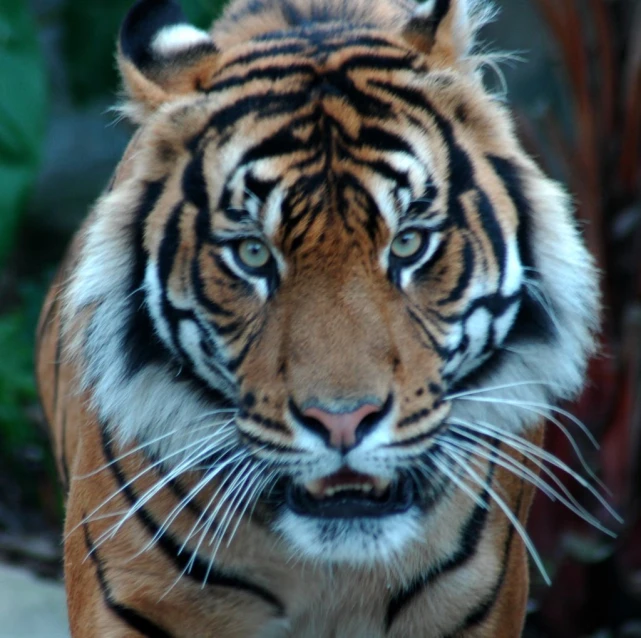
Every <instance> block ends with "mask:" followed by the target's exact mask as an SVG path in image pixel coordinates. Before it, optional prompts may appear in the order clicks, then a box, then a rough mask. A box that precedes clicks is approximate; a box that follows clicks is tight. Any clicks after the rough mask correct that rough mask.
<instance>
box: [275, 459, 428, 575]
mask: <svg viewBox="0 0 641 638" xmlns="http://www.w3.org/2000/svg"><path fill="white" fill-rule="evenodd" d="M417 503H418V492H417V489H416V486H415V485H414V482H413V481H412V480H410V479H409V478H405V477H403V478H398V479H397V480H395V481H393V482H392V481H390V480H388V479H377V478H374V477H368V476H366V475H359V474H358V473H355V472H352V471H349V470H348V471H342V472H341V471H339V472H337V473H336V474H334V475H331V476H329V477H326V478H324V479H320V480H317V481H312V482H310V483H306V484H304V485H302V484H297V483H294V482H290V483H289V484H288V485H287V488H286V489H285V507H284V508H283V510H282V511H281V516H280V518H279V521H278V524H277V529H278V531H279V532H280V533H281V534H282V535H283V536H284V537H285V538H286V539H287V540H288V541H289V543H290V544H291V545H292V546H293V548H294V551H295V553H296V554H298V555H300V556H301V557H304V558H307V559H311V560H315V561H327V562H341V563H350V564H354V565H366V564H369V565H373V564H376V563H379V564H380V563H385V562H388V561H389V560H391V559H393V558H394V557H396V556H398V555H399V554H401V553H402V552H403V550H404V549H405V548H406V547H407V546H408V545H409V544H410V543H411V542H412V541H413V540H416V539H417V538H418V536H419V532H420V525H419V519H420V517H421V510H420V509H419V507H418V506H417Z"/></svg>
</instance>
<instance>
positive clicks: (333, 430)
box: [303, 404, 381, 448]
mask: <svg viewBox="0 0 641 638" xmlns="http://www.w3.org/2000/svg"><path fill="white" fill-rule="evenodd" d="M380 409H381V408H380V406H376V405H369V404H366V405H362V406H361V407H360V408H358V410H355V411H354V412H339V413H333V412H325V411H324V410H321V409H320V408H308V409H307V410H304V411H303V416H306V417H308V418H311V419H314V420H316V421H318V422H319V423H321V424H322V425H323V427H324V428H325V429H326V430H327V431H328V432H329V444H330V445H331V446H332V447H335V448H351V447H354V446H355V445H356V443H357V439H356V429H357V428H358V426H359V425H360V424H361V423H363V420H364V419H365V417H367V416H369V415H370V414H374V413H376V412H379V411H380Z"/></svg>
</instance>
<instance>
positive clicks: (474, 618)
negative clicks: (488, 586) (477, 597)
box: [445, 484, 523, 638]
mask: <svg viewBox="0 0 641 638" xmlns="http://www.w3.org/2000/svg"><path fill="white" fill-rule="evenodd" d="M522 500H523V484H521V489H520V491H519V497H518V500H517V503H516V508H515V511H516V512H517V514H518V512H519V510H520V509H521V503H522ZM508 525H509V531H508V534H507V538H506V540H505V545H504V547H503V560H502V566H501V573H500V574H499V577H498V579H497V581H496V583H495V584H494V587H493V588H492V591H491V592H490V595H489V596H488V597H487V598H486V599H485V600H484V601H482V602H481V603H479V604H478V605H477V606H476V608H475V609H474V610H473V611H471V612H470V613H469V614H468V615H467V616H466V618H465V620H464V621H463V623H462V624H461V626H460V627H458V628H457V629H455V630H454V631H452V632H450V633H449V634H448V635H447V636H446V637H445V638H455V636H458V635H460V634H459V632H461V631H462V630H464V629H470V628H471V627H475V626H477V625H480V624H481V623H482V622H483V621H484V620H486V619H487V617H488V615H489V614H490V612H491V611H492V609H493V608H494V605H496V601H497V600H498V598H499V594H500V592H501V588H502V587H503V583H504V582H505V575H506V574H507V568H508V564H509V556H510V549H511V547H512V540H513V539H514V525H512V524H511V523H508Z"/></svg>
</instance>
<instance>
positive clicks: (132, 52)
mask: <svg viewBox="0 0 641 638" xmlns="http://www.w3.org/2000/svg"><path fill="white" fill-rule="evenodd" d="M217 53H218V51H217V49H216V46H215V45H214V42H213V40H212V39H211V36H210V35H209V34H208V33H207V32H206V31H201V30H200V29H197V28H196V27H194V26H192V25H190V24H189V23H188V22H187V19H186V18H185V15H184V14H183V12H182V10H181V8H180V6H179V5H178V4H177V3H176V2H174V1H173V0H138V2H137V3H136V4H135V5H134V6H133V7H132V9H131V10H130V11H129V13H128V14H127V16H126V18H125V20H124V22H123V24H122V27H121V29H120V38H119V42H118V66H119V68H120V73H121V75H122V79H123V84H124V89H125V94H126V97H127V102H126V103H125V105H124V106H123V107H122V110H123V111H124V113H125V114H126V115H128V116H129V117H131V118H132V119H133V120H134V121H137V122H140V121H141V120H142V119H144V117H145V116H146V115H148V114H149V113H151V112H153V111H154V110H156V109H157V108H158V107H159V106H160V105H161V104H163V103H164V102H167V101H169V100H172V99H175V98H176V97H179V96H181V95H185V94H188V93H194V92H197V91H199V90H202V87H203V86H204V85H206V83H207V81H208V79H209V78H210V77H211V75H212V73H213V70H214V68H215V65H216V60H217V58H218V56H217Z"/></svg>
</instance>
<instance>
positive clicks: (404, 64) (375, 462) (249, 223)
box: [145, 30, 523, 556]
mask: <svg viewBox="0 0 641 638" xmlns="http://www.w3.org/2000/svg"><path fill="white" fill-rule="evenodd" d="M365 37H368V38H370V39H371V38H372V35H371V34H359V33H354V32H350V33H345V32H339V33H336V32H334V31H333V30H332V31H331V32H329V33H327V34H326V35H325V36H324V38H323V39H321V40H320V42H318V43H314V44H313V45H311V44H307V45H306V43H305V41H304V39H301V40H300V41H298V42H297V44H298V50H297V51H296V54H295V56H292V59H291V60H288V59H287V56H285V59H282V60H278V61H277V64H278V68H279V71H278V75H279V76H282V77H277V79H272V77H273V76H276V73H275V71H274V66H275V64H276V63H275V62H274V54H273V49H274V45H271V46H270V45H268V44H263V45H258V46H256V50H257V51H256V53H255V54H254V56H253V59H252V61H251V62H250V63H245V64H244V65H243V76H244V77H246V78H249V77H256V78H261V76H263V75H265V74H266V72H265V71H264V69H265V67H266V66H267V67H268V69H269V71H268V73H269V75H270V82H269V86H270V92H273V95H272V94H270V92H264V91H263V90H262V89H258V90H257V92H256V96H255V97H254V98H253V99H254V100H255V101H256V105H255V106H253V108H252V112H251V114H250V115H245V113H244V112H243V111H242V110H239V108H238V103H239V100H241V99H242V98H241V97H240V96H239V89H237V88H235V87H234V84H233V82H232V80H233V79H235V78H236V77H237V75H238V70H237V69H238V66H239V62H238V55H233V54H228V56H226V58H225V59H224V61H223V62H222V64H221V68H220V69H219V70H218V72H217V73H216V75H215V76H214V78H213V80H212V82H211V84H210V85H209V86H208V87H207V88H206V91H207V97H206V98H203V99H202V102H201V104H200V105H199V107H198V109H199V110H201V111H202V114H200V113H199V114H198V120H199V125H196V126H195V128H196V129H197V130H198V131H199V133H198V135H197V136H195V137H194V138H191V139H190V138H189V137H187V138H185V137H181V136H180V132H181V131H183V130H184V129H185V128H188V130H189V131H190V132H191V131H192V130H193V128H194V127H193V125H189V126H188V127H186V126H185V122H184V121H181V123H180V126H178V127H177V129H176V134H177V135H178V139H179V142H177V141H176V140H172V144H173V146H174V148H175V149H182V152H180V151H178V150H177V151H176V153H177V157H176V158H174V159H173V161H172V163H171V164H170V166H169V173H168V175H169V177H168V179H169V181H171V182H174V183H175V184H176V188H175V189H173V191H172V193H173V197H172V198H169V197H166V196H163V198H165V201H161V202H160V203H159V206H158V208H157V209H156V211H155V212H154V213H153V214H152V215H151V216H150V218H149V221H148V229H149V230H148V231H147V233H148V236H147V245H148V250H149V255H150V259H149V261H148V265H147V274H146V279H145V281H146V286H147V291H148V293H150V294H149V297H148V303H149V307H150V311H151V315H152V317H153V318H154V321H155V324H156V326H157V327H158V330H159V333H160V334H161V335H163V334H164V335H171V338H170V339H169V341H168V345H169V346H170V347H172V349H173V350H174V351H175V353H176V354H177V355H178V356H179V357H180V358H181V362H182V363H184V365H187V366H190V367H192V368H193V369H194V371H195V373H196V374H197V375H199V376H201V377H202V379H203V380H204V381H205V382H208V381H209V382H211V383H212V385H214V384H218V383H219V381H218V378H219V377H220V376H221V372H220V371H221V370H222V371H223V372H224V376H225V379H226V381H227V383H228V389H226V393H228V394H229V398H230V399H231V400H232V402H233V405H234V407H236V408H237V409H238V413H237V415H236V417H235V426H236V428H237V431H238V435H239V445H243V446H247V448H248V449H250V450H252V451H253V453H254V454H255V455H256V457H257V458H258V459H265V460H267V461H268V462H269V464H270V467H272V468H273V469H274V471H275V472H277V473H278V474H279V475H280V480H278V481H276V482H277V485H278V486H279V488H280V490H279V492H280V495H281V498H282V502H281V503H279V504H278V513H277V517H278V519H279V523H278V525H279V526H280V528H281V529H282V530H283V531H284V532H285V533H286V535H288V536H289V537H290V538H291V539H292V540H294V541H295V542H297V543H298V544H302V545H303V546H304V547H305V548H307V551H309V548H313V550H312V551H316V552H319V553H324V554H325V553H330V554H331V553H333V554H336V555H339V556H342V555H345V556H348V555H352V556H354V552H355V548H361V549H360V551H363V550H364V552H365V554H366V555H368V556H372V555H373V552H372V549H371V547H370V546H369V543H367V542H364V540H365V539H364V538H363V537H365V538H368V537H370V536H376V537H379V536H381V535H382V536H383V537H384V538H386V539H387V540H386V543H387V544H389V545H393V544H397V543H400V542H402V541H403V539H404V538H405V537H407V536H408V535H409V533H410V528H411V529H414V527H415V526H416V521H417V519H418V517H419V516H420V514H421V512H422V511H423V509H425V508H427V507H428V506H429V503H430V500H431V499H432V498H433V497H434V493H435V491H436V490H437V489H441V488H442V487H443V486H442V485H441V484H440V483H439V482H436V483H435V484H426V482H425V481H424V480H420V479H417V477H421V476H423V475H421V472H423V474H424V473H425V471H426V468H429V467H430V458H431V455H432V454H434V453H435V450H434V448H435V447H437V444H436V442H435V438H434V433H435V432H438V430H439V428H440V427H442V426H443V424H444V421H445V419H446V417H447V415H448V413H449V410H450V403H449V401H448V400H447V392H448V391H449V390H450V389H451V388H452V387H454V385H455V384H456V383H457V382H458V381H460V380H461V379H463V378H464V377H465V376H466V375H468V374H469V373H470V372H472V371H473V370H474V369H477V368H478V367H479V366H480V365H481V364H483V363H484V362H485V361H486V360H487V359H488V358H489V357H490V356H491V354H492V353H493V352H494V351H495V349H496V348H498V347H500V346H501V344H502V343H503V341H504V339H505V338H506V336H507V335H508V333H509V330H510V328H511V327H512V325H513V323H514V320H515V318H516V316H517V312H518V309H519V306H520V300H521V284H522V273H523V271H522V263H521V259H520V251H519V246H518V241H517V229H518V222H517V218H516V214H515V211H514V206H513V205H512V204H511V203H510V202H509V200H508V199H507V197H506V194H505V189H504V188H502V187H501V184H500V181H499V179H498V178H497V177H496V175H492V172H493V171H492V166H491V163H490V161H489V160H488V159H487V158H486V157H485V156H484V154H483V152H482V151H481V152H479V151H477V150H476V149H475V148H474V146H473V145H472V144H470V143H469V142H468V143H465V142H463V141H461V142H459V141H457V133H455V132H454V127H453V126H452V125H451V124H449V123H445V122H444V121H442V118H441V119H439V117H438V116H437V115H436V111H434V110H433V109H434V108H435V107H431V106H430V105H432V104H434V102H435V100H442V99H443V94H444V93H446V94H448V95H449V96H451V98H450V99H452V100H453V101H454V100H455V101H456V107H457V108H458V109H459V110H461V111H462V112H465V113H470V112H471V111H473V110H474V109H476V110H477V111H479V113H475V115H474V121H473V124H471V125H469V126H468V127H467V128H466V134H467V137H468V138H473V137H476V138H478V137H481V136H482V135H483V134H484V133H485V132H486V131H487V130H491V129H492V127H493V124H492V119H491V117H487V116H486V115H485V114H484V112H481V111H482V110H481V109H480V108H479V107H478V105H475V104H474V103H473V102H472V103H470V102H469V101H468V100H466V87H465V86H458V85H457V84H461V82H460V81H459V82H458V83H457V81H456V79H455V78H453V77H451V76H448V75H447V74H442V75H441V76H438V75H437V76H436V77H434V78H430V82H428V83H425V82H424V81H423V82H422V81H421V77H422V76H424V75H425V74H426V73H427V70H426V68H425V66H424V64H422V63H421V61H420V59H419V58H418V56H416V55H413V54H412V53H410V52H409V51H408V50H407V48H406V47H402V46H400V45H398V44H396V43H393V42H392V43H390V42H389V41H388V40H381V42H383V43H384V44H385V46H386V51H385V55H386V59H387V61H388V62H387V64H389V66H393V67H396V68H398V69H399V70H397V71H396V72H395V73H394V74H393V76H392V77H381V73H380V71H379V70H378V69H372V68H371V60H370V59H369V58H368V57H367V56H366V55H365V59H363V57H364V51H366V50H367V48H366V46H365V45H364V44H363V39H364V38H365ZM336 42H339V43H340V48H338V47H336V46H335V43H336ZM278 46H280V44H279V45H278ZM241 55H242V56H245V57H248V54H247V50H246V48H243V50H242V53H241ZM230 85H231V86H232V87H234V88H232V89H230V88H228V87H229V86H230ZM250 86H251V84H250ZM241 88H242V91H243V92H245V91H247V86H246V85H245V83H244V84H243V85H242V87H241ZM468 92H469V90H468ZM405 93H406V94H408V95H409V96H411V98H412V99H413V101H414V102H420V103H421V104H422V106H421V108H417V105H416V104H415V103H413V102H410V101H409V99H408V98H404V97H402V96H403V95H404V94H405ZM243 94H244V93H243ZM283 94H286V95H287V97H286V98H285V99H284V98H283ZM241 95H242V94H241ZM486 106H487V105H486ZM192 110H193V107H192V106H190V107H188V109H186V110H185V112H186V113H187V117H191V111H192ZM496 111H498V107H496V106H494V105H491V106H490V109H489V112H490V114H491V115H494V114H495V113H496ZM178 113H180V111H178ZM172 117H176V114H175V113H171V114H169V115H168V116H167V117H166V118H164V120H166V121H169V122H170V121H171V118H172ZM166 121H163V122H162V123H163V125H165V124H166ZM169 125H170V126H171V124H169ZM461 128H462V127H461ZM475 129H478V130H479V131H480V133H479V132H476V130H475ZM458 137H460V138H463V135H462V134H461V133H458ZM155 139H156V140H157V141H156V144H157V145H158V148H159V149H160V151H159V152H160V153H162V152H163V151H166V149H164V148H163V147H164V146H166V144H167V139H166V138H164V139H163V137H162V136H161V135H158V136H157V137H156V138H155ZM474 141H476V140H474ZM157 159H158V161H160V159H161V158H160V157H159V158H157ZM158 161H154V162H153V165H154V166H157V165H158ZM484 177H485V179H484ZM156 217H158V218H159V223H155V218H156ZM169 227H171V228H172V232H171V233H170V235H169V238H168V235H167V232H166V229H167V228H169ZM488 227H489V230H490V231H491V234H490V233H488V232H487V231H488ZM152 228H155V229H157V230H156V232H154V231H153V230H151V229H152ZM171 316H175V323H174V324H173V325H172V320H171V319H170V317H171ZM212 360H213V361H215V367H214V366H211V362H212ZM370 529H371V532H370V531H368V530H370ZM348 541H349V542H348ZM379 544H381V545H384V543H379ZM330 548H331V549H330ZM356 551H357V552H359V553H360V551H359V550H356ZM378 553H379V554H380V553H381V552H378Z"/></svg>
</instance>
